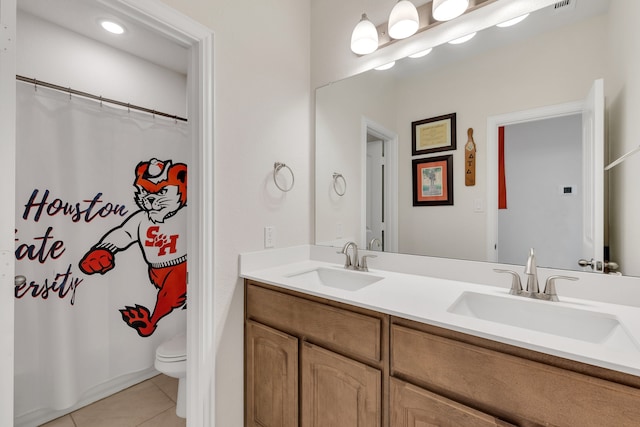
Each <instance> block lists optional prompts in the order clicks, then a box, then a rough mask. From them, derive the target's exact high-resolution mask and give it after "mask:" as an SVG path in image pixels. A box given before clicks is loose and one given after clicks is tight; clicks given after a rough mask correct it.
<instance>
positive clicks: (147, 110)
mask: <svg viewBox="0 0 640 427" xmlns="http://www.w3.org/2000/svg"><path fill="white" fill-rule="evenodd" d="M16 80H19V81H21V82H26V83H31V84H32V85H34V86H36V87H38V86H43V87H47V88H50V89H54V90H58V91H60V92H66V93H68V94H70V95H78V96H82V97H85V98H90V99H95V100H96V101H100V102H107V103H109V104H115V105H119V106H121V107H126V108H128V109H133V110H138V111H144V112H145V113H149V114H153V115H155V116H162V117H168V118H171V119H174V120H180V121H182V122H186V121H188V120H187V119H186V118H184V117H179V116H176V115H173V114H167V113H163V112H160V111H156V110H152V109H150V108H145V107H140V106H138V105H133V104H129V103H126V102H122V101H116V100H114V99H109V98H103V97H101V96H97V95H93V94H91V93H87V92H82V91H79V90H75V89H71V88H70V87H63V86H59V85H56V84H53V83H47V82H43V81H41V80H36V79H32V78H29V77H23V76H20V75H16Z"/></svg>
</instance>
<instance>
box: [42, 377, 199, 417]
mask: <svg viewBox="0 0 640 427" xmlns="http://www.w3.org/2000/svg"><path fill="white" fill-rule="evenodd" d="M177 394H178V380H177V379H175V378H170V377H168V376H166V375H162V374H161V375H158V376H156V377H153V378H151V379H149V380H147V381H144V382H141V383H140V384H136V385H134V386H132V387H129V388H128V389H125V390H122V391H121V392H119V393H116V394H114V395H113V396H109V397H107V398H104V399H102V400H99V401H97V402H95V403H93V404H91V405H89V406H85V407H84V408H80V409H78V410H77V411H75V412H72V413H70V414H68V415H65V416H64V417H60V418H58V419H55V420H53V421H51V422H49V423H47V424H43V425H42V427H185V426H186V425H187V423H186V420H185V419H184V418H179V417H178V416H176V396H177Z"/></svg>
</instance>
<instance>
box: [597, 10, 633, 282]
mask: <svg viewBox="0 0 640 427" xmlns="http://www.w3.org/2000/svg"><path fill="white" fill-rule="evenodd" d="M638 16H640V2H638V1H636V0H614V1H612V2H611V6H610V11H609V17H610V22H611V25H610V27H611V36H610V40H609V46H608V48H609V52H610V60H609V63H610V68H609V74H608V75H607V79H606V80H605V89H606V91H607V109H608V111H607V117H608V121H609V134H608V144H609V159H610V161H613V160H615V159H617V158H618V157H619V156H621V155H622V154H624V153H626V152H628V151H631V150H632V149H634V148H637V147H638V144H640V138H638V129H637V123H638V117H640V55H638V52H640V27H639V26H638V24H637V18H638ZM638 170H640V154H638V155H636V156H634V157H631V158H629V159H628V160H627V161H625V162H624V163H622V164H620V165H618V166H616V167H615V168H614V169H612V170H611V171H610V172H609V178H610V180H609V204H610V215H609V241H610V242H611V259H612V260H613V261H616V262H618V263H619V264H620V270H621V271H622V272H623V273H624V274H625V275H633V276H640V262H638V242H640V225H639V222H638V218H640V197H639V194H640V193H639V192H638ZM605 175H606V172H605Z"/></svg>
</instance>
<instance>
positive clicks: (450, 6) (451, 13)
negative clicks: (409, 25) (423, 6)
mask: <svg viewBox="0 0 640 427" xmlns="http://www.w3.org/2000/svg"><path fill="white" fill-rule="evenodd" d="M468 7H469V0H433V3H432V9H431V14H432V15H433V19H435V20H436V21H449V20H451V19H453V18H456V17H458V16H460V15H462V14H463V13H464V11H465V10H467V8H468Z"/></svg>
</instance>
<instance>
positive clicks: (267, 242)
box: [264, 225, 276, 248]
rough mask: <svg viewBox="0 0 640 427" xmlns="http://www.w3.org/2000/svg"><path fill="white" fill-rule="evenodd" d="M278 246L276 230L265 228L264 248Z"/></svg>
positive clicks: (271, 227) (269, 227)
mask: <svg viewBox="0 0 640 427" xmlns="http://www.w3.org/2000/svg"><path fill="white" fill-rule="evenodd" d="M275 246H276V228H275V227H274V226H273V225H268V226H266V227H265V228H264V247H265V248H274V247H275Z"/></svg>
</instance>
